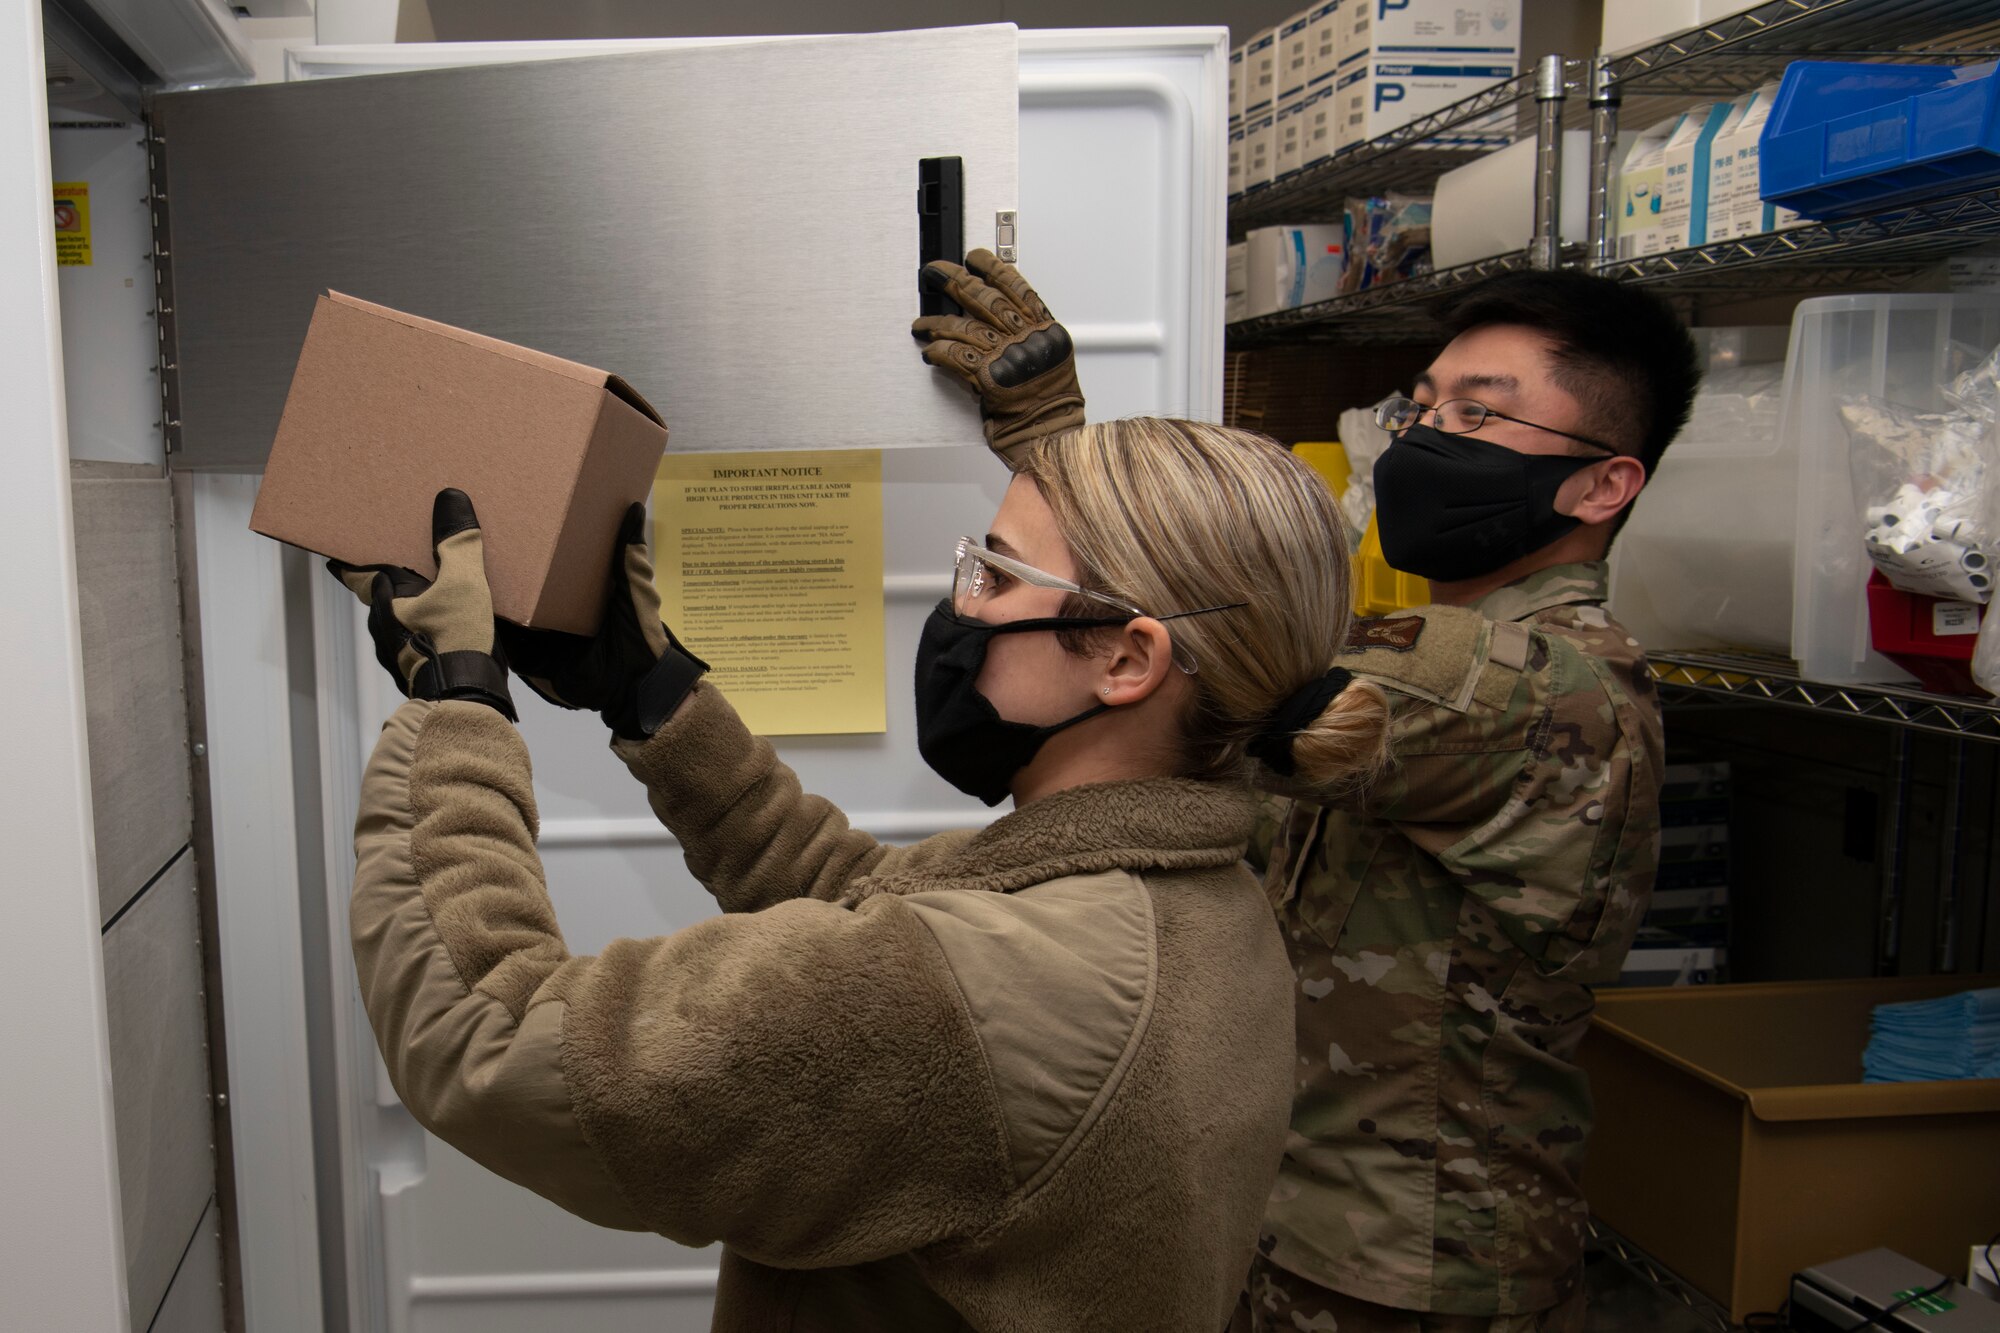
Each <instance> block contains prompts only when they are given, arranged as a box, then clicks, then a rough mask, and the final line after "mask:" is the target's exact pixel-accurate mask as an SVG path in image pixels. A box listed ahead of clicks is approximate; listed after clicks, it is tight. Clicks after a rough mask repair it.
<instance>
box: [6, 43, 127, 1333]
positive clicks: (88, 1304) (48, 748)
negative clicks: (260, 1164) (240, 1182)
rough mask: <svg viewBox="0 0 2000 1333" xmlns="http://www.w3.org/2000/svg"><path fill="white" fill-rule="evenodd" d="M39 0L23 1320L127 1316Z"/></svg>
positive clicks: (28, 74)
mask: <svg viewBox="0 0 2000 1333" xmlns="http://www.w3.org/2000/svg"><path fill="white" fill-rule="evenodd" d="M44 90H45V81H44V78H43V69H42V34H41V6H39V5H31V4H17V5H7V6H0V410H4V411H5V413H6V431H5V434H4V435H0V441H4V442H0V460H4V466H5V468H6V477H7V484H6V485H5V486H0V569H4V570H5V571H6V578H5V581H4V584H0V587H4V589H5V591H4V592H0V614H4V617H5V624H6V629H5V632H4V633H0V698H4V699H5V701H6V707H5V709H4V710H0V718H3V719H4V721H0V846H4V847H6V848H7V851H8V862H7V870H6V876H5V879H4V881H0V885H4V896H5V901H6V904H7V925H8V938H9V941H10V944H11V945H12V947H11V948H10V949H9V951H8V954H9V957H8V962H7V966H6V967H4V968H0V1012H4V1013H6V1014H7V1015H9V1018H8V1021H7V1022H5V1023H0V1069H4V1070H6V1071H7V1074H6V1077H5V1078H0V1201H4V1204H0V1208H4V1211H0V1293H4V1295H0V1300H4V1303H5V1306H6V1311H5V1319H6V1323H7V1325H8V1327H10V1328H22V1329H36V1330H68V1329H80V1330H81V1329H88V1330H106V1331H107V1333H108V1330H112V1329H118V1328H122V1327H123V1326H124V1324H125V1319H126V1295H125V1258H124V1248H123V1243H122V1240H121V1236H120V1221H119V1197H118V1176H117V1165H116V1148H115V1146H114V1141H113V1138H112V1123H111V1076H110V1054H109V1050H108V1045H107V1038H106V1024H105V1002H104V979H103V965H102V961H101V958H100V955H99V948H98V915H97V874H96V853H95V850H94V848H93V845H92V837H91V805H90V769H89V761H88V756H87V752H86V750H85V748H84V713H83V662H82V653H81V648H80V646H79V637H78V623H77V602H76V561H75V556H74V552H73V549H72V547H71V529H70V504H69V449H68V442H67V438H66V431H65V426H64V411H63V386H62V367H61V362H60V359H59V348H60V346H61V331H60V328H59V320H58V317H57V298H56V274H55V235H54V230H53V221H52V199H53V195H52V193H51V190H50V183H51V176H50V173H49V141H48V110H47V107H46V105H45V101H44Z"/></svg>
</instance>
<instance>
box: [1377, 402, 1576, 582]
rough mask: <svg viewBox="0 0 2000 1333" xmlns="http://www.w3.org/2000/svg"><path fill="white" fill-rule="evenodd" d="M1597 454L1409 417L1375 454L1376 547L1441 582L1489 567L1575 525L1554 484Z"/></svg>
mask: <svg viewBox="0 0 2000 1333" xmlns="http://www.w3.org/2000/svg"><path fill="white" fill-rule="evenodd" d="M1607 456H1608V455H1607ZM1603 461H1604V459H1603V458H1578V457H1575V456H1572V455H1569V454H1523V453H1516V452H1515V451H1514V450H1512V449H1509V448H1507V447H1506V446H1504V445H1499V444H1489V443H1487V442H1486V441H1484V440H1475V439H1473V438H1472V437H1471V436H1469V435H1447V434H1445V433H1444V432H1443V431H1441V430H1438V429H1437V428H1436V427H1434V426H1425V425H1416V426H1411V427H1409V428H1408V429H1407V430H1405V431H1404V432H1403V433H1402V434H1401V435H1398V436H1397V437H1396V439H1395V442H1394V443H1393V444H1391V445H1390V446H1389V447H1388V448H1387V449H1384V450H1383V451H1382V456H1381V457H1379V458H1377V459H1376V460H1375V512H1376V514H1377V516H1378V519H1379V522H1380V525H1381V531H1382V554H1383V556H1384V557H1385V558H1386V559H1387V560H1388V562H1389V565H1390V567H1391V568H1393V569H1400V570H1402V571H1403V572H1404V573H1406V574H1417V575H1420V576H1422V577H1423V578H1427V579H1436V580H1438V581H1440V582H1443V583H1454V582H1457V581H1458V580H1460V579H1472V578H1478V577H1479V576H1480V575H1482V574H1491V573H1492V572H1493V571H1494V570H1496V569H1499V568H1501V567H1502V566H1503V565H1508V564H1511V563H1512V562H1514V561H1516V560H1519V559H1520V558H1521V557H1522V556H1524V555H1531V554H1533V553H1534V552H1536V551H1539V550H1541V549H1542V548H1543V547H1544V546H1547V545H1548V544H1549V543H1550V542H1552V541H1554V540H1556V538H1558V537H1561V536H1562V535H1563V534H1565V533H1567V532H1570V531H1572V530H1573V529H1575V528H1576V527H1577V525H1578V520H1576V519H1574V518H1571V517H1570V516H1569V515H1568V514H1558V513H1557V512H1556V491H1557V490H1558V489H1560V488H1561V486H1562V484H1563V482H1565V481H1567V480H1568V479H1569V478H1570V476H1571V475H1573V474H1574V473H1576V472H1577V471H1578V470H1579V469H1582V468H1587V467H1589V466H1590V465H1591V464H1592V463H1601V462H1603Z"/></svg>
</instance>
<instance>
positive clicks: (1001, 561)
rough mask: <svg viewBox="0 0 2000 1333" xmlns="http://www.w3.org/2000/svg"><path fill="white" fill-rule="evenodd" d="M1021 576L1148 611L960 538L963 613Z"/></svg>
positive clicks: (957, 580) (1136, 612)
mask: <svg viewBox="0 0 2000 1333" xmlns="http://www.w3.org/2000/svg"><path fill="white" fill-rule="evenodd" d="M1014 579H1018V580H1020V581H1021V582H1022V583H1025V584H1027V585H1028V586H1029V587H1031V588H1055V589H1058V590H1060V591H1062V592H1068V593H1075V594H1076V595H1077V596H1079V597H1088V598H1090V599H1091V600H1092V601H1094V602H1102V603H1104V605H1106V606H1113V607H1116V608H1118V610H1120V611H1122V612H1124V613H1125V614H1126V615H1128V616H1143V615H1145V614H1146V613H1145V612H1144V611H1141V610H1140V609H1139V608H1138V607H1136V606H1134V605H1132V604H1131V603H1130V602H1121V601H1119V600H1118V599H1117V598H1116V597H1107V596H1105V595H1104V594H1103V593H1101V592H1092V591H1090V589H1088V588H1084V587H1079V586H1078V585H1077V584H1074V583H1072V582H1070V581H1069V580H1068V579H1060V578H1057V577H1056V576H1055V575H1053V574H1050V573H1048V572H1047V571H1045V570H1040V569H1036V568H1035V567H1034V566H1033V565H1025V564H1022V563H1021V562H1020V561H1019V560H1014V559H1010V558H1009V557H1007V556H1004V555H1001V554H1000V553H998V552H997V551H989V550H987V549H986V548H985V547H984V546H981V545H980V544H979V543H978V542H975V541H973V540H972V538H970V537H960V538H959V539H958V550H957V552H956V553H955V554H954V556H953V557H952V576H951V605H952V609H953V610H954V611H957V612H958V614H960V615H962V616H969V615H973V614H974V613H975V612H976V611H977V610H978V609H979V607H980V605H981V604H982V603H983V602H986V601H990V600H991V599H992V598H993V597H995V596H997V595H998V594H1000V593H1001V592H1003V591H1005V590H1006V588H1007V585H1008V583H1009V581H1010V580H1014Z"/></svg>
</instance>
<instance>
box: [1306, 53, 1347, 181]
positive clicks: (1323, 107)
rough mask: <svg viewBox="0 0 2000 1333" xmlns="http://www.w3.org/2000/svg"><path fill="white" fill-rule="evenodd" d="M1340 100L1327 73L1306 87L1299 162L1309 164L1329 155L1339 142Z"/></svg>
mask: <svg viewBox="0 0 2000 1333" xmlns="http://www.w3.org/2000/svg"><path fill="white" fill-rule="evenodd" d="M1339 129H1340V103H1339V100H1338V99H1337V98H1336V97H1335V96H1334V90H1333V78H1332V76H1331V75H1329V76H1328V77H1326V78H1325V79H1322V80H1320V81H1319V82H1317V83H1313V84H1309V85H1307V87H1306V105H1305V147H1304V149H1303V150H1302V151H1301V154H1300V158H1301V160H1300V162H1299V165H1300V166H1302V167H1309V166H1311V165H1313V164H1314V163H1315V162H1323V161H1325V160H1326V159H1327V158H1329V157H1332V156H1333V155H1334V152H1335V151H1336V150H1337V149H1338V147H1339V144H1340V138H1339Z"/></svg>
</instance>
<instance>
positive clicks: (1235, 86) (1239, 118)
mask: <svg viewBox="0 0 2000 1333" xmlns="http://www.w3.org/2000/svg"><path fill="white" fill-rule="evenodd" d="M1242 193H1243V48H1242V47H1240V46H1239V47H1237V48H1236V49H1235V50H1234V51H1231V52H1230V53H1229V197H1230V198H1231V199H1235V198H1236V197H1237V196H1239V195H1241V194H1242Z"/></svg>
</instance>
